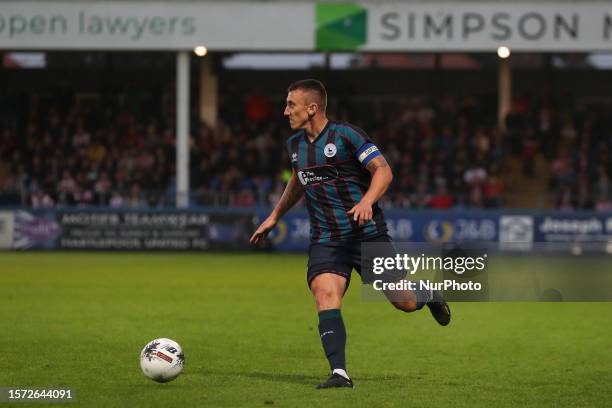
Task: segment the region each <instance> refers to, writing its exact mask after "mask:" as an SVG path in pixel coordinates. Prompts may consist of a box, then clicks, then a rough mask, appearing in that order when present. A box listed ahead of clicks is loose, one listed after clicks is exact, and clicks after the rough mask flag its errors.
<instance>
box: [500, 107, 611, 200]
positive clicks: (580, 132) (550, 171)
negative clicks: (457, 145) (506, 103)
mask: <svg viewBox="0 0 612 408" xmlns="http://www.w3.org/2000/svg"><path fill="white" fill-rule="evenodd" d="M506 124H507V129H508V133H507V136H508V137H507V139H508V144H509V146H510V148H511V150H512V151H513V152H514V153H516V154H519V155H521V156H522V158H523V165H524V168H523V171H524V173H525V175H526V176H527V177H532V178H538V177H542V176H544V177H546V178H547V179H548V180H547V181H548V186H549V189H550V191H551V192H552V194H553V197H554V205H555V206H556V207H557V208H558V209H561V210H574V209H584V210H593V209H594V210H599V211H610V210H612V186H611V184H610V175H611V174H612V150H611V149H610V146H612V108H611V107H610V105H609V104H605V103H601V102H591V103H586V102H582V103H576V102H574V101H573V98H572V97H571V96H568V95H565V96H564V97H562V98H559V101H558V102H557V103H556V104H551V103H541V102H540V103H535V102H534V101H530V100H529V99H527V98H517V99H516V100H515V101H514V106H513V109H512V112H511V113H510V114H509V115H508V116H507V118H506ZM538 158H540V159H543V161H544V168H542V166H538V165H537V159H538ZM542 172H544V174H538V173H542Z"/></svg>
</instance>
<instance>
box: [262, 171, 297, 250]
mask: <svg viewBox="0 0 612 408" xmlns="http://www.w3.org/2000/svg"><path fill="white" fill-rule="evenodd" d="M303 195H304V190H303V189H302V187H301V186H300V182H299V180H298V178H297V175H296V174H295V169H294V170H293V173H292V174H291V177H290V178H289V182H288V183H287V186H286V187H285V191H283V195H282V196H281V198H280V200H279V201H278V204H276V207H274V210H272V212H271V213H270V215H269V216H268V218H266V219H265V220H264V222H262V223H261V225H260V226H259V228H257V230H256V231H255V232H254V233H253V235H252V236H251V240H250V242H251V244H253V245H257V244H258V243H259V242H261V241H262V240H263V239H264V238H265V237H266V236H267V235H268V233H269V232H270V231H272V229H273V228H274V227H275V226H276V223H277V222H278V220H280V219H281V217H282V216H283V215H285V213H286V212H287V211H289V210H290V209H291V207H293V206H294V205H295V204H296V203H297V202H298V201H300V198H302V196H303Z"/></svg>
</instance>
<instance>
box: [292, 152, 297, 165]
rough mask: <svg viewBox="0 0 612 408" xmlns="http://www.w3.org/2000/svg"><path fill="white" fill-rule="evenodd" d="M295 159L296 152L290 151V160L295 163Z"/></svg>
mask: <svg viewBox="0 0 612 408" xmlns="http://www.w3.org/2000/svg"><path fill="white" fill-rule="evenodd" d="M296 161H297V153H292V154H291V162H292V163H295V162H296Z"/></svg>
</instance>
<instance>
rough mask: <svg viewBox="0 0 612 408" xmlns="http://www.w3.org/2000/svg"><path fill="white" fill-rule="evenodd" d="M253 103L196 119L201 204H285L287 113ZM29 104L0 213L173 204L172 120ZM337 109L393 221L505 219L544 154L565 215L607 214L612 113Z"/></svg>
mask: <svg viewBox="0 0 612 408" xmlns="http://www.w3.org/2000/svg"><path fill="white" fill-rule="evenodd" d="M243 102H244V103H243V104H236V103H235V99H234V98H221V105H220V109H219V110H220V112H221V114H220V120H219V123H218V125H217V126H215V128H214V129H212V128H211V127H209V126H207V125H206V124H204V123H202V122H201V121H199V120H196V119H193V120H192V123H191V139H190V151H191V157H190V166H191V168H190V183H191V203H192V204H193V205H212V206H235V207H255V206H269V205H274V204H275V203H276V201H277V200H278V199H279V197H280V195H281V194H282V191H283V188H284V186H285V183H286V181H287V180H288V177H289V176H290V170H289V160H288V158H287V155H286V152H285V140H286V139H287V137H288V136H289V135H290V134H291V130H290V129H289V127H288V124H287V122H286V120H285V119H284V118H283V117H282V115H281V114H282V107H283V106H282V101H275V102H272V101H270V100H269V99H268V98H267V97H266V96H265V95H262V94H260V93H257V92H253V93H252V94H250V95H247V96H246V97H245V98H244V100H243ZM277 102H278V103H277ZM31 105H32V106H30V109H29V113H28V118H27V120H26V123H25V125H23V124H22V126H21V127H20V126H17V125H16V124H15V123H11V121H10V120H4V121H2V122H1V124H0V205H28V206H32V207H35V208H44V207H56V206H110V207H115V208H119V207H128V208H130V207H138V208H141V207H163V206H172V205H174V199H175V189H176V186H175V179H174V173H175V134H174V129H175V124H174V119H173V117H172V115H151V116H149V117H147V116H146V115H145V116H143V115H142V114H138V115H137V114H135V113H133V112H130V111H129V109H124V108H122V107H120V106H119V105H117V106H108V105H107V106H103V107H100V106H97V105H93V104H88V103H86V102H78V103H77V102H73V103H70V104H60V103H50V104H48V105H45V106H44V107H41V106H39V105H38V104H37V103H35V102H33V103H32V104H31ZM277 105H278V106H277ZM333 108H334V109H333V111H332V109H330V111H332V112H330V116H331V117H332V118H333V119H338V120H347V121H350V122H352V123H354V124H356V125H358V126H360V127H362V128H363V129H364V130H365V131H366V132H367V133H368V134H369V135H370V136H371V137H372V139H374V141H375V142H376V143H377V144H378V145H379V147H380V148H381V149H382V150H383V152H384V154H385V157H386V158H387V161H388V162H389V164H390V165H391V166H392V168H393V171H394V176H395V177H394V181H393V185H392V186H391V188H390V191H389V193H388V194H386V195H385V197H384V198H383V200H382V202H381V205H382V206H383V207H384V208H389V207H394V208H436V209H446V208H456V207H466V208H497V207H500V206H503V205H504V201H505V196H506V187H507V186H505V184H504V174H503V169H504V160H505V159H506V158H507V157H508V155H510V154H514V155H519V156H521V157H522V158H523V162H524V165H525V168H524V171H525V172H526V173H527V174H529V173H535V172H536V171H537V169H536V167H537V166H535V165H534V164H533V162H534V157H536V156H537V155H538V154H540V155H543V156H544V157H545V158H546V160H548V162H549V164H550V166H551V174H552V179H551V182H550V184H551V189H553V191H555V192H556V194H557V195H558V203H557V204H558V206H559V207H560V208H564V209H570V208H597V209H604V208H606V206H607V208H610V181H609V179H610V177H609V176H610V163H611V161H610V160H609V159H610V151H609V149H608V145H610V143H611V142H612V140H610V137H611V135H612V131H611V130H612V125H611V123H610V111H606V110H603V111H601V112H596V113H593V112H591V111H589V112H587V111H586V110H583V111H580V110H579V111H577V112H576V113H575V114H573V115H572V114H564V115H562V114H560V113H559V112H561V110H555V109H552V108H550V107H548V106H545V105H543V104H539V105H537V106H536V105H534V104H531V105H530V102H528V101H522V100H521V99H520V98H518V99H517V101H516V102H515V104H514V106H513V110H512V112H511V113H510V114H509V115H508V118H507V133H504V132H503V131H502V130H500V129H499V128H498V126H497V120H496V111H495V109H491V103H487V101H486V100H484V99H480V98H476V97H451V96H449V97H443V98H437V99H436V100H428V99H424V98H416V97H412V98H405V99H396V100H392V101H391V100H387V101H384V100H379V101H376V100H375V101H368V102H360V103H357V102H354V103H345V104H340V103H336V104H335V106H333ZM606 115H607V116H606ZM195 117H196V115H194V118H195Z"/></svg>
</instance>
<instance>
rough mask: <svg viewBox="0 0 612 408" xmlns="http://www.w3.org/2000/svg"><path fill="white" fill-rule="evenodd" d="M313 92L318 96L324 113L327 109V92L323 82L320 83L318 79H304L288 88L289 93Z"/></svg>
mask: <svg viewBox="0 0 612 408" xmlns="http://www.w3.org/2000/svg"><path fill="white" fill-rule="evenodd" d="M298 89H299V90H301V91H311V92H314V93H316V94H317V96H318V98H317V99H319V101H318V103H317V104H318V105H319V107H320V108H321V110H322V111H323V112H325V108H327V91H326V90H325V85H323V82H321V81H318V80H316V79H302V80H300V81H295V82H294V83H292V84H291V85H289V87H288V88H287V92H291V91H296V90H298Z"/></svg>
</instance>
